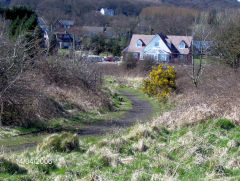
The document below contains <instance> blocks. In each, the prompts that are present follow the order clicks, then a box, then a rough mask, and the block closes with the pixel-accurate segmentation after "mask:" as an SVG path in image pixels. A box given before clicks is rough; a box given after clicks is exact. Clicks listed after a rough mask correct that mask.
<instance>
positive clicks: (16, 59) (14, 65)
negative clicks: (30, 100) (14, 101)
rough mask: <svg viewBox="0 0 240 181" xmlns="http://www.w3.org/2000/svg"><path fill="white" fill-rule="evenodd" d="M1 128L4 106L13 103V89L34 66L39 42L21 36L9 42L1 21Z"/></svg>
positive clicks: (23, 35)
mask: <svg viewBox="0 0 240 181" xmlns="http://www.w3.org/2000/svg"><path fill="white" fill-rule="evenodd" d="M0 24H1V25H0V27H2V28H1V30H2V31H1V33H0V35H1V36H0V65H1V66H0V126H1V125H2V118H3V113H4V104H5V103H8V102H11V92H12V91H14V90H12V87H13V86H14V85H15V84H16V82H17V81H18V80H20V78H21V77H22V75H23V74H24V72H25V71H27V70H28V69H29V67H30V66H32V65H33V60H34V58H35V53H36V52H38V50H37V49H38V47H39V42H37V41H36V39H34V38H31V39H26V34H21V35H20V36H19V37H18V38H17V39H16V40H14V41H13V40H9V39H8V35H7V33H6V32H5V31H4V30H5V29H6V28H4V27H3V26H5V25H6V22H5V21H4V20H1V21H0Z"/></svg>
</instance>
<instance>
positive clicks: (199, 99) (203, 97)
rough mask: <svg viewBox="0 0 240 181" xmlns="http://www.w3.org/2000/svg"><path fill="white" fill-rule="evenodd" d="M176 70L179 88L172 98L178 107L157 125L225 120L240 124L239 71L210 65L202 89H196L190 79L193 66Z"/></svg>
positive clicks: (223, 66) (201, 81)
mask: <svg viewBox="0 0 240 181" xmlns="http://www.w3.org/2000/svg"><path fill="white" fill-rule="evenodd" d="M176 71H177V80H176V82H177V87H178V89H177V90H176V92H175V94H174V95H173V96H172V99H173V100H174V101H176V102H177V103H178V106H177V107H176V108H175V109H173V110H172V111H170V112H166V113H164V114H163V115H162V116H161V117H160V118H159V119H158V120H157V121H156V122H165V123H166V124H167V125H179V124H182V123H187V124H189V123H197V122H202V121H206V120H208V119H210V118H219V117H225V118H228V119H230V120H233V121H234V122H236V123H239V121H240V114H239V110H240V107H239V105H240V104H239V103H240V92H239V90H240V83H239V82H240V79H239V78H240V76H239V75H240V74H239V72H234V71H233V70H232V69H231V68H229V67H227V66H226V65H221V64H210V65H207V66H206V67H205V70H204V73H203V75H202V77H201V79H200V82H199V86H198V87H197V88H195V87H194V85H193V84H192V82H191V79H190V77H189V76H188V72H190V71H191V67H188V66H178V65H177V66H176Z"/></svg>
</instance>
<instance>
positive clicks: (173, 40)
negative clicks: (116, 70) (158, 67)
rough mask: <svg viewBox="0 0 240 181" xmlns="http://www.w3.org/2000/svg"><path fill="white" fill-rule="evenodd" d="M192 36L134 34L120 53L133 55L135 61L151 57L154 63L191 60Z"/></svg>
mask: <svg viewBox="0 0 240 181" xmlns="http://www.w3.org/2000/svg"><path fill="white" fill-rule="evenodd" d="M192 41H193V38H192V36H173V35H162V34H156V35H140V34H134V35H133V36H132V39H131V42H130V44H129V46H128V47H127V48H125V49H124V50H123V51H122V53H123V55H124V56H125V55H127V54H129V53H131V54H133V56H134V58H136V59H137V60H144V57H152V58H153V59H155V60H156V61H175V60H181V59H185V60H191V57H192V51H191V48H192Z"/></svg>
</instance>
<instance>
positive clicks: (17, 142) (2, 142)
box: [0, 134, 47, 152]
mask: <svg viewBox="0 0 240 181" xmlns="http://www.w3.org/2000/svg"><path fill="white" fill-rule="evenodd" d="M46 136H47V134H36V135H26V136H16V137H7V138H4V139H0V146H1V148H0V151H2V152H3V151H8V150H12V149H17V148H21V147H24V146H25V145H29V144H37V143H39V142H41V141H42V139H43V138H45V137H46Z"/></svg>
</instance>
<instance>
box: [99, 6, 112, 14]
mask: <svg viewBox="0 0 240 181" xmlns="http://www.w3.org/2000/svg"><path fill="white" fill-rule="evenodd" d="M100 13H101V14H102V15H106V16H114V10H113V9H109V8H102V9H101V10H100Z"/></svg>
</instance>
